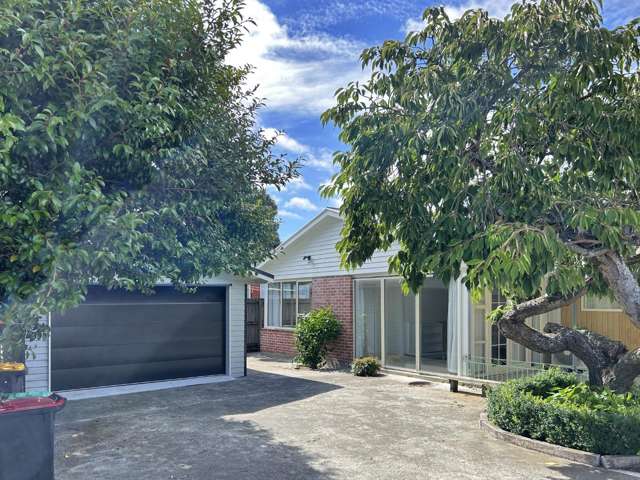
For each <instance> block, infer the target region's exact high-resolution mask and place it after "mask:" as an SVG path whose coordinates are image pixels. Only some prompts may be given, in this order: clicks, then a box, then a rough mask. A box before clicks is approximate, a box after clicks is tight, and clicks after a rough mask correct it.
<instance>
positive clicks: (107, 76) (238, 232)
mask: <svg viewBox="0 0 640 480" xmlns="http://www.w3.org/2000/svg"><path fill="white" fill-rule="evenodd" d="M242 7H243V2H242V1H241V0H224V1H214V0H206V1H196V0H187V1H184V0H81V1H75V0H62V1H59V0H26V1H25V0H5V1H3V2H2V5H1V6H0V252H2V253H1V254H0V299H1V304H0V315H1V319H2V322H3V323H4V324H5V328H4V330H3V333H2V337H1V339H0V343H2V346H3V348H4V351H5V355H9V356H15V353H16V352H14V351H13V350H14V349H15V348H17V349H18V350H19V349H20V347H19V345H20V343H21V342H23V341H24V339H25V338H26V339H27V340H34V339H38V338H42V336H43V335H46V333H47V332H46V327H45V326H43V325H40V324H39V323H38V321H37V320H38V317H39V315H41V314H44V313H46V312H48V311H57V310H64V309H65V308H68V307H70V306H73V305H75V304H77V303H78V302H79V301H81V299H82V296H83V295H84V293H85V291H86V286H87V284H88V283H99V284H102V285H106V286H107V287H110V288H115V287H121V288H127V289H140V290H148V289H149V287H150V286H152V285H153V284H154V283H156V282H158V281H159V280H169V281H171V282H172V283H174V284H176V285H178V286H186V285H191V284H195V283H198V282H200V281H201V280H202V279H203V278H204V277H207V276H213V275H216V274H218V273H220V272H223V271H225V272H231V273H236V274H243V273H246V272H247V271H248V270H249V269H250V268H251V266H252V265H254V264H255V263H257V262H258V261H260V260H261V259H263V258H264V257H265V256H267V255H268V253H269V251H270V250H271V248H272V247H273V246H274V245H276V244H277V242H278V237H277V222H276V217H275V214H276V207H275V205H274V203H273V202H272V201H271V200H270V199H269V197H268V196H267V195H266V194H265V190H264V187H265V186H267V185H274V186H276V187H279V186H281V185H283V184H284V183H285V182H286V181H287V180H288V179H289V178H290V177H291V176H292V175H293V174H295V163H291V162H287V161H286V159H284V158H282V157H277V156H273V155H272V154H271V153H270V147H271V146H272V144H273V141H267V140H265V139H264V138H263V136H262V135H261V132H260V131H258V130H257V129H256V128H255V115H256V111H257V109H258V108H259V107H260V101H259V99H257V98H255V96H254V95H253V92H252V91H251V90H248V89H247V88H246V87H245V86H244V80H245V77H246V75H247V73H248V67H247V68H235V67H231V66H229V65H227V64H226V63H225V57H226V55H227V54H228V52H229V51H230V50H231V49H233V48H234V47H235V46H236V45H237V44H238V42H239V41H240V40H241V35H242V33H243V29H244V28H245V24H246V20H244V19H243V17H242ZM16 345H18V347H16Z"/></svg>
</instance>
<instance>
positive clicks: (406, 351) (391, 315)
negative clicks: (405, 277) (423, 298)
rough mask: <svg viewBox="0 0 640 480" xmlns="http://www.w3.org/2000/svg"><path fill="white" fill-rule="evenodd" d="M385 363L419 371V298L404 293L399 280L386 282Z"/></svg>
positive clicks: (387, 280)
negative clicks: (417, 333) (417, 363)
mask: <svg viewBox="0 0 640 480" xmlns="http://www.w3.org/2000/svg"><path fill="white" fill-rule="evenodd" d="M384 336H385V339H384V342H385V344H384V345H385V363H386V365H387V366H389V367H397V368H409V369H412V370H415V368H416V296H415V295H414V294H413V293H410V294H409V295H405V294H404V293H403V292H402V288H401V284H400V280H399V279H386V280H384Z"/></svg>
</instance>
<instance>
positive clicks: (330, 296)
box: [311, 276, 353, 363]
mask: <svg viewBox="0 0 640 480" xmlns="http://www.w3.org/2000/svg"><path fill="white" fill-rule="evenodd" d="M311 288H312V290H311V306H312V307H313V308H318V307H326V306H331V308H332V309H333V313H335V314H336V317H337V318H338V320H339V321H340V324H341V326H342V329H341V332H340V338H338V340H337V341H336V342H335V343H334V345H332V348H331V353H332V355H331V356H332V357H333V358H335V359H336V360H338V361H340V362H344V363H350V362H351V360H353V291H352V290H353V281H352V279H351V277H347V276H341V277H323V278H314V279H313V285H312V287H311Z"/></svg>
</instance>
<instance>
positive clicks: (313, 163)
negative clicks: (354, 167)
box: [304, 148, 338, 173]
mask: <svg viewBox="0 0 640 480" xmlns="http://www.w3.org/2000/svg"><path fill="white" fill-rule="evenodd" d="M304 164H305V165H306V166H308V167H313V168H316V169H318V170H324V171H327V172H330V173H334V172H336V171H337V170H338V168H337V167H336V166H335V165H334V164H333V153H332V152H331V151H330V150H328V149H326V148H322V149H320V150H319V151H318V152H316V153H312V152H309V153H308V154H307V155H306V156H305V158H304Z"/></svg>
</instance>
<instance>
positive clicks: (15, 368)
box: [0, 362, 25, 372]
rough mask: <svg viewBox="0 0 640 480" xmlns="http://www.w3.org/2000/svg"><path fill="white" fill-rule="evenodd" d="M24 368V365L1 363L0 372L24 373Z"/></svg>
mask: <svg viewBox="0 0 640 480" xmlns="http://www.w3.org/2000/svg"><path fill="white" fill-rule="evenodd" d="M24 368H25V366H24V363H19V362H0V372H22V371H23V370H24Z"/></svg>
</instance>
